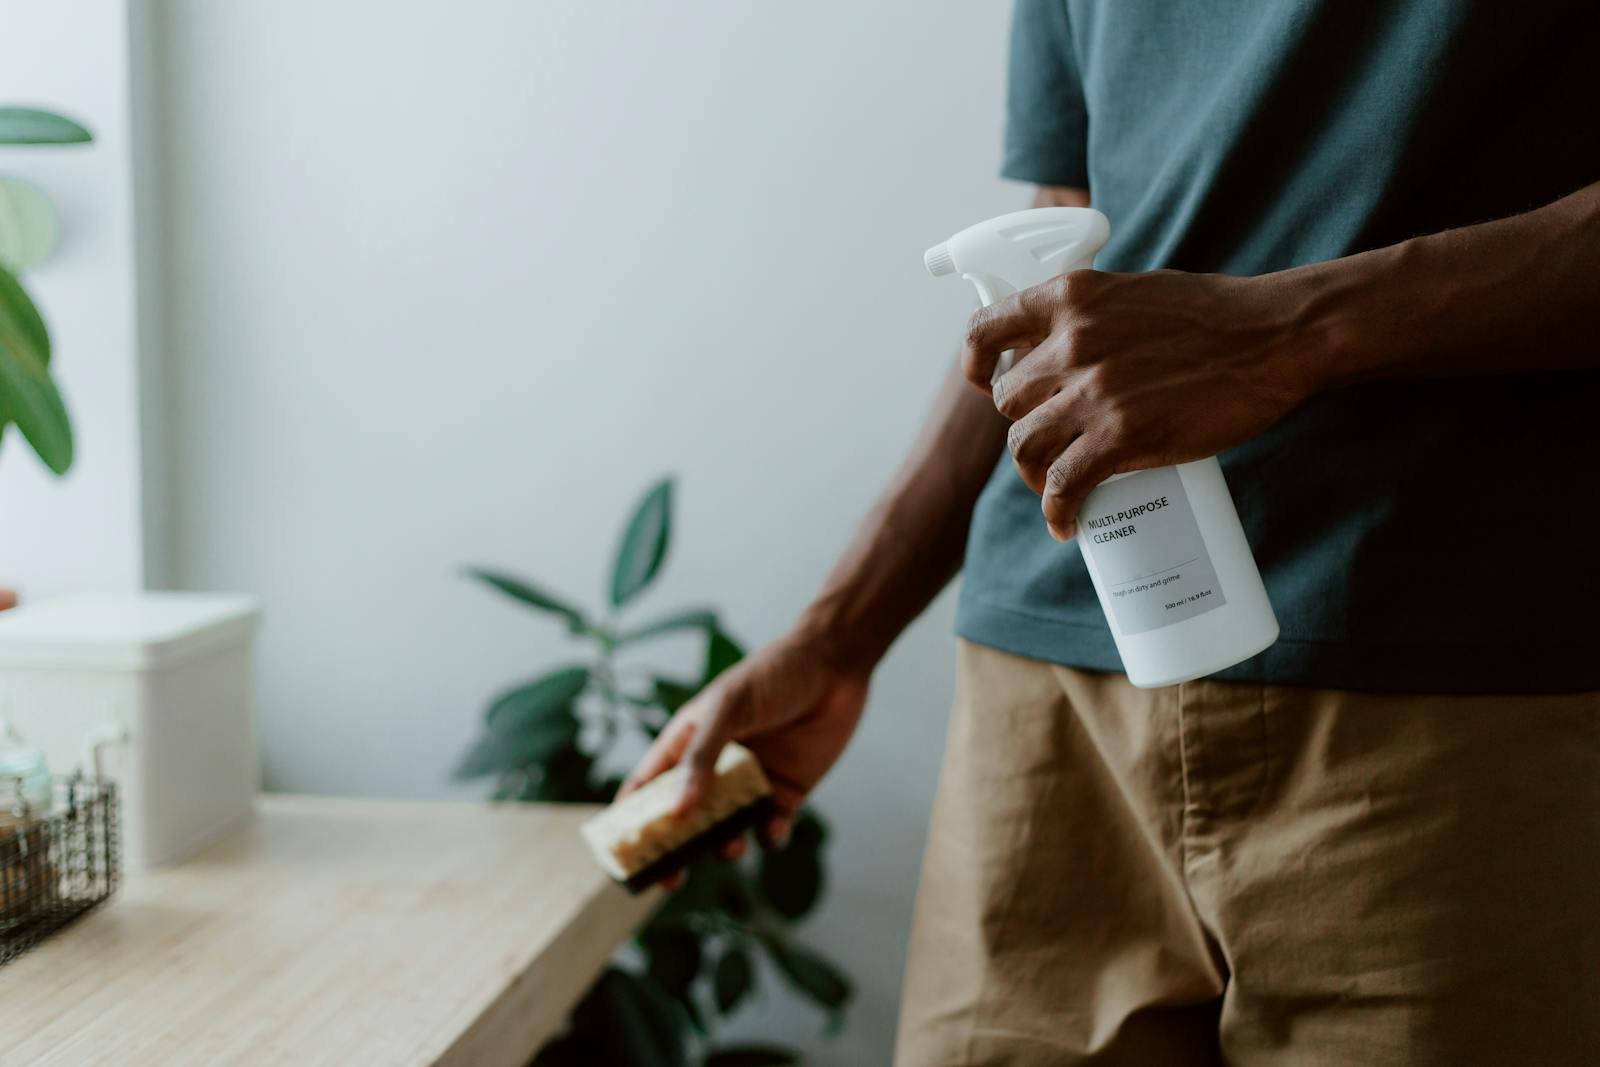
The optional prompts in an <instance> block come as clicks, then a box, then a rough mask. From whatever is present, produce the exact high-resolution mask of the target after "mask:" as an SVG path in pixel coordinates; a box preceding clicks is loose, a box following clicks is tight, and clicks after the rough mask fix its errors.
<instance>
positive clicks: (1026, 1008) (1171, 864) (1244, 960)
mask: <svg viewBox="0 0 1600 1067" xmlns="http://www.w3.org/2000/svg"><path fill="white" fill-rule="evenodd" d="M1597 654H1600V653H1597ZM895 1062H896V1064H898V1065H900V1067H936V1065H938V1067H943V1065H956V1064H985V1065H991V1064H1005V1065H1023V1064H1027V1065H1032V1064H1039V1065H1045V1064H1049V1065H1056V1064H1079V1063H1093V1064H1136V1065H1140V1067H1161V1065H1166V1064H1177V1065H1188V1064H1218V1063H1227V1064H1241V1065H1255V1064H1273V1065H1293V1067H1316V1065H1322V1064H1327V1065H1330V1067H1333V1065H1337V1067H1352V1065H1360V1067H1364V1065H1384V1064H1405V1065H1421V1067H1432V1065H1441V1067H1443V1065H1449V1067H1462V1065H1471V1064H1495V1065H1500V1064H1506V1065H1522V1064H1527V1065H1536V1067H1552V1065H1564V1064H1600V694H1593V693H1591V694H1580V695H1563V696H1434V695H1422V696H1418V695H1393V694H1377V693H1348V692H1335V691H1329V690H1318V689H1299V688H1288V687H1279V686H1261V685H1244V684H1237V683H1227V682H1215V681H1200V682H1192V683H1188V684H1185V685H1181V686H1174V687H1171V688H1168V689H1159V690H1140V689H1135V688H1133V687H1132V686H1130V685H1129V684H1128V682H1127V679H1126V678H1124V677H1122V676H1121V675H1112V674H1095V673H1090V672H1086V671H1078V670H1071V669H1068V668H1064V667H1056V666H1053V665H1050V664H1044V663H1039V662H1035V661H1032V660H1026V659H1021V658H1018V657H1015V656H1011V655H1007V654H1006V653H1003V652H998V651H995V650H993V649H989V648H984V647H981V646H977V645H971V644H964V645H963V646H962V649H961V670H960V681H959V695H958V699H957V702H956V708H955V712H954V714H953V717H952V721H951V725H950V740H949V748H948V752H947V754H946V757H945V766H944V772H943V775H942V777H941V780H940V785H939V796H938V800H937V802H936V804H935V806H934V813H933V820H932V824H931V829H930V832H929V837H928V850H927V855H926V859H925V861H924V866H923V872H922V885H921V888H920V890H919V891H918V895H917V909H916V921H915V924H914V929H913V932H912V939H911V954H910V960H909V963H908V967H907V973H906V979H905V996H904V1003H903V1006H902V1010H901V1019H900V1035H899V1045H898V1050H897V1054H896V1060H895Z"/></svg>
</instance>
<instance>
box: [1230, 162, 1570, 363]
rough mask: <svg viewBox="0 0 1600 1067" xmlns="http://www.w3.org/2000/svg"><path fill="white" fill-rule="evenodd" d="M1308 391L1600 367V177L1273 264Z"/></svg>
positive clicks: (1271, 279)
mask: <svg viewBox="0 0 1600 1067" xmlns="http://www.w3.org/2000/svg"><path fill="white" fill-rule="evenodd" d="M1262 281H1263V282H1265V283H1267V284H1271V285H1275V286H1280V287H1282V288H1283V291H1284V292H1285V294H1286V296H1287V297H1288V299H1287V300H1286V301H1285V306H1287V307H1289V308H1291V309H1292V313H1291V315H1290V316H1289V317H1288V319H1287V320H1286V323H1285V325H1286V327H1287V329H1288V330H1289V331H1291V332H1293V333H1294V334H1295V335H1297V336H1299V337H1302V338H1307V339H1309V342H1310V347H1311V356H1310V358H1306V353H1304V352H1303V351H1302V352H1300V353H1298V354H1296V353H1294V352H1293V349H1295V348H1296V347H1297V346H1295V345H1293V344H1290V345H1286V346H1284V347H1285V349H1286V350H1288V351H1289V355H1288V357H1287V358H1289V359H1294V360H1297V362H1298V366H1299V367H1300V368H1301V369H1302V371H1303V372H1304V373H1306V374H1308V375H1309V379H1308V381H1307V386H1308V388H1307V391H1308V392H1315V391H1317V390H1320V389H1326V388H1333V387H1337V386H1341V385H1350V384H1356V383H1360V382H1368V381H1380V380H1386V379H1400V378H1427V377H1449V376H1472V375H1494V374H1521V373H1533V372H1540V371H1556V370H1567V369H1576V368H1582V367H1600V184H1596V185H1591V186H1588V187H1587V188H1584V189H1581V190H1579V191H1578V192H1576V193H1573V194H1572V195H1571V196H1568V197H1565V198H1563V199H1561V200H1558V201H1556V202H1555V203H1553V204H1550V205H1548V206H1546V207H1543V208H1540V209H1538V210H1535V211H1530V212H1527V213H1526V214H1522V215H1516V216H1513V217H1511V218H1506V219H1501V220H1498V221H1495V222H1488V223H1483V224H1480V225H1476V226H1466V227H1462V228H1460V229H1456V230H1448V231H1445V232H1443V233H1438V234H1432V235H1430V236H1427V237H1419V238H1416V239H1414V240H1410V241H1405V242H1402V243H1401V244H1398V245H1392V246H1390V247H1387V248H1380V249H1376V250H1374V251H1371V252H1365V253H1362V254H1360V255H1356V256H1349V257H1346V258H1344V259H1339V260H1334V261H1332V262H1329V263H1320V264H1316V265H1314V266H1310V267H1302V268H1297V269H1295V270H1290V271H1283V272H1281V273H1279V274H1276V275H1267V276H1265V277H1264V278H1263V279H1262Z"/></svg>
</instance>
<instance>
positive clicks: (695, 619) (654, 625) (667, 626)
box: [617, 608, 717, 645]
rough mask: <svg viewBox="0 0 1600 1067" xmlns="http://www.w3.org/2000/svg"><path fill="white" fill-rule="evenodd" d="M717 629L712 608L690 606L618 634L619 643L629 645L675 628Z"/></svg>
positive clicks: (715, 615)
mask: <svg viewBox="0 0 1600 1067" xmlns="http://www.w3.org/2000/svg"><path fill="white" fill-rule="evenodd" d="M716 629H717V613H716V612H715V611H712V610H711V609H710V608H688V609H685V610H684V611H676V612H673V613H672V614H671V615H667V616H664V617H662V618H659V619H654V620H652V621H650V622H647V623H645V624H644V625H643V626H638V627H635V628H634V629H631V630H624V631H622V633H620V634H618V635H617V644H619V645H627V644H632V643H633V642H635V641H643V640H644V639H645V638H647V637H655V636H656V635H657V634H664V633H671V632H672V631H674V630H704V631H706V632H707V633H711V632H712V631H714V630H716Z"/></svg>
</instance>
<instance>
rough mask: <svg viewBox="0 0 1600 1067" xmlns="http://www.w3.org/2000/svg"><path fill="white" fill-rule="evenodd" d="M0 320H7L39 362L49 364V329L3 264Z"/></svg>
mask: <svg viewBox="0 0 1600 1067" xmlns="http://www.w3.org/2000/svg"><path fill="white" fill-rule="evenodd" d="M0 320H9V321H10V322H11V324H12V326H13V327H14V328H15V329H16V330H18V331H19V332H20V333H21V334H22V341H23V343H25V344H27V345H30V346H31V347H32V348H33V351H34V353H35V354H36V355H37V356H38V357H39V362H41V363H43V364H44V365H45V366H47V367H48V366H49V365H50V331H49V330H47V329H45V325H44V318H43V317H42V316H41V315H40V314H39V309H38V308H37V307H36V306H34V303H33V300H32V299H30V298H29V296H28V291H27V290H26V289H24V288H23V287H22V283H21V282H19V281H17V279H16V277H15V275H13V274H12V273H11V272H10V271H9V270H7V269H6V268H5V267H4V266H0Z"/></svg>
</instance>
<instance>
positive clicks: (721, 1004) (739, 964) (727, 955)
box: [711, 946, 756, 1015]
mask: <svg viewBox="0 0 1600 1067" xmlns="http://www.w3.org/2000/svg"><path fill="white" fill-rule="evenodd" d="M755 977H756V971H755V966H754V965H753V964H752V963H751V962H750V956H749V954H748V953H747V952H745V950H744V949H742V948H739V947H738V946H734V947H732V948H729V949H728V951H726V952H724V953H723V954H722V958H721V959H719V960H717V969H716V970H715V971H714V972H712V977H711V984H712V990H713V992H714V993H715V994H716V998H717V1010H718V1011H720V1012H721V1013H722V1014H724V1015H727V1014H728V1013H729V1012H731V1011H733V1009H734V1008H736V1007H738V1005H739V1002H740V1001H741V1000H743V999H744V997H745V994H746V993H748V992H750V987H751V986H752V985H754V984H755Z"/></svg>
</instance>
